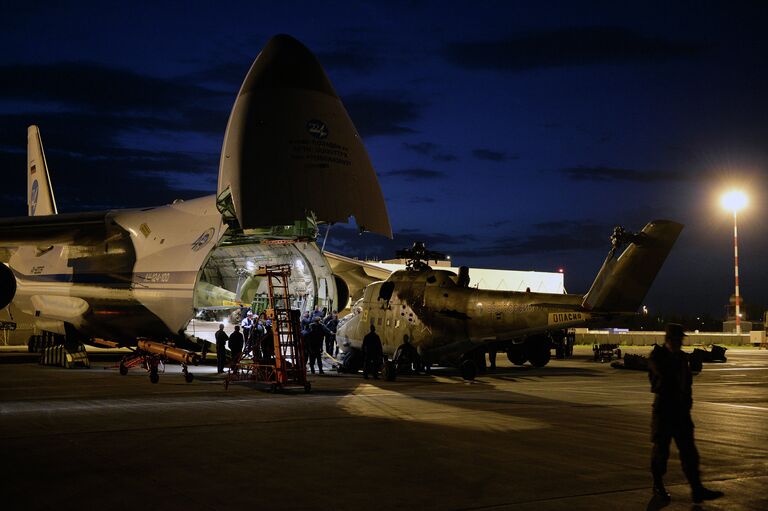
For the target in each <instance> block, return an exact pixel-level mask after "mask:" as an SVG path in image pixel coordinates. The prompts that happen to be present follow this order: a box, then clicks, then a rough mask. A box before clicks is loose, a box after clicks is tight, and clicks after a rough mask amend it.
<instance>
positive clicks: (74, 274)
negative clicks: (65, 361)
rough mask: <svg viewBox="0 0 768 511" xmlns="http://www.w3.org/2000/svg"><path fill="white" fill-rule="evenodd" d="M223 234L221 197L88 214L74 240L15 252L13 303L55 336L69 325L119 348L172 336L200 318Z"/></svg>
mask: <svg viewBox="0 0 768 511" xmlns="http://www.w3.org/2000/svg"><path fill="white" fill-rule="evenodd" d="M57 216H59V217H63V218H64V219H65V218H66V216H64V215H57ZM223 231H224V229H223V224H222V219H221V214H220V213H219V211H218V210H217V209H216V203H215V196H213V195H211V196H208V197H202V198H199V199H194V200H189V201H184V202H177V203H175V204H170V205H167V206H160V207H155V208H144V209H132V210H119V211H108V212H105V213H97V214H91V215H88V217H87V221H85V220H83V216H82V215H80V216H79V220H77V221H73V226H72V229H71V237H70V239H67V240H61V241H60V242H57V243H54V244H53V245H50V246H47V247H38V246H34V245H31V244H26V243H20V245H19V246H18V247H17V248H16V249H15V250H13V252H12V254H11V256H10V258H9V260H8V266H9V267H10V268H11V270H12V271H13V273H14V275H15V277H16V282H17V290H16V295H15V297H14V301H13V303H14V305H16V306H17V307H18V308H19V309H20V310H21V311H22V312H24V313H26V314H30V315H32V316H35V317H36V324H37V326H38V327H39V328H41V329H44V330H49V331H53V332H59V333H64V331H63V328H64V326H63V323H69V324H71V325H72V326H74V327H75V328H76V329H77V330H78V331H80V332H82V333H85V334H87V335H88V336H92V337H103V338H106V339H111V340H116V341H119V340H123V339H126V340H128V339H135V338H136V337H155V338H168V337H172V336H174V335H177V334H178V333H179V332H180V331H181V330H183V328H184V326H185V325H186V324H187V322H188V321H189V319H190V317H191V315H192V311H193V299H194V289H195V285H196V282H197V280H198V275H199V273H200V269H201V267H202V266H203V264H204V263H205V261H206V259H207V257H208V256H209V254H210V253H211V250H212V249H213V248H214V247H215V246H216V244H217V242H218V240H219V239H220V237H221V235H222V234H223Z"/></svg>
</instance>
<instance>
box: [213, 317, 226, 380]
mask: <svg viewBox="0 0 768 511" xmlns="http://www.w3.org/2000/svg"><path fill="white" fill-rule="evenodd" d="M228 340H229V336H228V335H227V333H226V332H225V331H224V324H223V323H222V324H221V325H219V330H218V331H217V332H216V365H217V368H218V370H217V372H218V373H219V374H221V373H223V372H224V360H225V359H226V357H227V341H228Z"/></svg>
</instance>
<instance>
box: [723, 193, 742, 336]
mask: <svg viewBox="0 0 768 511" xmlns="http://www.w3.org/2000/svg"><path fill="white" fill-rule="evenodd" d="M748 202H749V199H748V198H747V194H745V193H744V192H742V191H741V190H731V191H729V192H727V193H725V194H724V195H723V196H722V197H721V198H720V204H721V205H722V206H723V208H724V209H726V210H727V211H732V212H733V272H734V273H733V274H734V281H735V294H734V297H735V301H736V335H741V307H740V305H741V304H740V303H739V302H740V299H739V229H738V222H737V218H738V212H739V211H741V210H742V209H744V208H745V207H747V203H748Z"/></svg>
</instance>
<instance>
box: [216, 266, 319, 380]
mask: <svg viewBox="0 0 768 511" xmlns="http://www.w3.org/2000/svg"><path fill="white" fill-rule="evenodd" d="M256 275H261V276H266V277H267V283H268V286H269V295H268V298H269V307H268V308H267V311H266V316H267V319H268V320H270V321H272V336H273V342H274V357H270V359H269V360H267V359H263V360H261V361H256V360H253V359H251V360H248V359H243V357H241V359H240V360H236V361H235V363H234V364H233V365H232V369H231V370H230V372H229V373H228V374H227V375H226V377H225V378H224V388H229V384H230V383H231V382H235V381H252V382H258V383H264V384H266V385H268V386H269V389H270V390H271V391H272V392H277V391H278V390H282V389H285V388H288V387H298V388H303V389H304V391H305V392H309V391H310V390H311V388H312V386H311V384H310V382H309V381H307V364H306V359H305V352H304V340H303V338H302V336H301V321H300V313H299V311H298V310H294V309H291V308H290V304H289V293H288V277H290V275H291V267H290V265H287V264H278V265H272V266H267V267H265V268H260V269H259V271H258V272H257V273H256Z"/></svg>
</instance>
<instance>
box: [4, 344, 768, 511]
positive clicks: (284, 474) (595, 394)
mask: <svg viewBox="0 0 768 511" xmlns="http://www.w3.org/2000/svg"><path fill="white" fill-rule="evenodd" d="M577 348H578V347H577ZM633 351H634V352H638V353H647V352H648V350H647V349H638V350H633ZM727 356H728V362H726V363H724V364H705V366H704V370H703V371H702V373H701V374H700V375H698V376H696V377H695V378H694V399H695V403H694V409H693V417H694V421H695V423H696V437H697V445H698V448H699V451H700V453H701V459H702V475H703V478H704V481H705V483H706V484H707V486H709V487H711V488H713V489H717V490H722V491H724V492H725V497H724V498H722V499H720V500H716V501H713V502H705V503H704V504H701V505H694V504H693V503H692V501H691V498H690V491H689V488H688V486H687V484H686V482H685V478H684V476H683V474H682V472H681V470H680V464H679V461H678V459H677V451H676V449H675V448H674V447H672V456H671V458H670V463H669V472H668V474H667V477H666V482H667V488H668V490H669V491H670V493H671V494H672V499H673V500H672V501H671V502H670V503H669V504H668V505H665V504H664V503H663V502H657V501H655V500H654V499H652V498H651V478H650V474H649V470H648V466H649V454H650V439H649V425H650V407H651V401H652V396H651V394H650V392H649V385H648V380H647V376H646V374H645V373H643V372H636V371H628V370H618V369H614V368H612V367H610V365H609V364H607V363H599V362H594V361H593V360H591V351H588V350H587V349H585V348H581V349H577V350H576V353H575V356H574V358H572V359H569V360H553V361H552V362H551V363H550V364H549V365H548V366H546V367H544V368H541V369H534V368H531V367H527V366H523V367H515V366H512V365H511V364H509V363H508V362H507V361H506V359H505V357H503V356H502V355H501V354H500V356H499V362H500V367H499V368H498V369H497V370H496V371H495V372H493V373H492V374H488V375H484V376H480V377H478V379H477V380H476V381H475V382H474V383H467V382H464V381H463V380H462V379H461V377H460V376H459V375H458V373H457V372H456V371H455V370H451V369H438V370H436V371H434V372H433V374H431V375H428V376H403V377H400V378H399V379H398V381H396V382H386V381H382V380H363V378H362V376H360V375H337V374H336V373H335V372H328V371H326V374H325V375H324V376H314V377H311V381H312V392H311V393H310V394H305V393H304V392H303V391H299V390H297V391H286V392H284V393H278V394H271V393H268V392H265V391H263V390H261V387H260V386H257V385H254V384H248V383H236V384H233V385H231V386H230V387H229V389H228V390H225V389H224V385H223V378H222V377H221V376H218V375H216V374H215V367H214V365H213V364H215V363H214V362H213V361H212V359H210V360H209V361H208V362H207V364H208V365H206V366H202V367H197V368H194V370H193V372H194V373H195V375H196V378H195V381H194V382H192V383H190V384H187V383H185V382H184V380H183V378H182V376H181V374H180V371H179V368H178V366H169V367H168V368H167V370H166V372H165V374H162V375H161V377H160V382H159V383H158V384H156V385H153V384H151V383H150V382H149V379H148V377H147V375H146V373H143V372H141V371H140V370H136V369H133V370H131V371H130V373H129V374H128V375H127V376H120V375H119V374H118V372H117V370H116V369H115V368H114V367H112V366H114V364H115V361H116V360H117V359H116V358H115V356H114V355H112V356H111V358H110V357H106V358H104V356H98V355H94V356H92V363H93V365H92V368H91V369H81V370H66V369H59V368H51V367H42V366H38V365H37V364H36V363H34V362H33V361H32V360H30V357H29V356H22V355H16V356H13V355H12V354H9V353H0V442H1V444H0V445H2V451H0V452H2V456H1V457H0V471H1V473H2V475H1V476H0V495H2V500H3V505H2V507H3V509H57V510H60V509H75V508H78V509H97V508H98V509H110V510H113V509H138V508H141V509H189V510H195V509H243V508H244V507H247V508H248V509H342V510H346V509H355V510H357V509H366V510H368V509H418V510H420V511H428V510H470V509H488V510H503V509H515V510H554V509H558V510H560V509H567V510H586V509H589V510H593V509H599V510H625V509H626V510H630V509H631V510H635V509H668V510H678V509H702V510H717V509H724V510H725V509H727V510H764V509H768V489H767V487H768V429H767V428H766V425H768V351H759V350H754V349H731V350H728V352H727ZM11 362H15V363H11ZM9 504H10V506H8V505H9ZM7 506H8V507H7Z"/></svg>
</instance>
